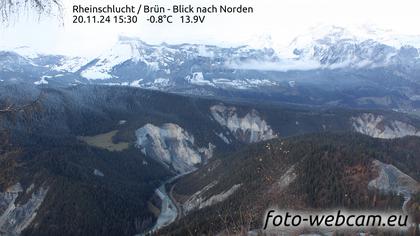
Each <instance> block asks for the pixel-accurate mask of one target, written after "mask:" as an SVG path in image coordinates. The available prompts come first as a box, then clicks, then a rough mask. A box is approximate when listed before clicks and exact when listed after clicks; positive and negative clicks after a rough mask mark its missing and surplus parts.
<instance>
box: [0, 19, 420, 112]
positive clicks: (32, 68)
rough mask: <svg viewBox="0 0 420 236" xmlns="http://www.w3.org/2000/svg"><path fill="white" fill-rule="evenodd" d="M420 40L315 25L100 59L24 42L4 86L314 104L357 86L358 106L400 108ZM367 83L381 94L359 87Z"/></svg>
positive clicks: (8, 57)
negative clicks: (296, 32)
mask: <svg viewBox="0 0 420 236" xmlns="http://www.w3.org/2000/svg"><path fill="white" fill-rule="evenodd" d="M419 42H420V39H419V37H415V36H401V35H397V34H393V33H392V32H388V31H381V30H375V29H372V28H368V29H363V30H353V29H347V28H340V27H320V28H316V29H313V30H311V31H309V32H308V33H306V34H304V35H302V36H298V37H296V38H295V39H294V40H293V41H292V42H291V43H290V44H289V45H288V46H287V47H283V48H282V47H280V46H279V45H280V44H278V43H277V42H276V40H275V39H274V38H272V37H271V36H269V35H265V36H262V37H259V38H256V39H255V40H254V41H252V42H250V43H249V46H240V47H219V46H214V45H200V44H179V45H169V44H165V43H163V44H159V45H151V44H148V43H145V42H143V41H141V40H140V39H137V38H129V37H120V38H119V40H118V42H116V44H115V45H114V46H113V47H111V48H110V49H108V50H106V51H105V52H103V53H102V54H101V55H98V56H96V57H93V58H83V57H68V56H60V55H43V54H40V53H37V52H34V51H32V50H30V48H25V47H21V48H17V49H13V50H7V51H0V77H1V81H0V83H7V82H16V81H18V82H24V83H25V82H26V83H30V84H34V85H36V86H45V85H46V84H48V86H54V85H57V84H58V85H62V86H69V85H75V84H80V83H84V84H102V85H118V86H132V87H140V88H145V89H153V90H161V91H168V92H175V93H183V94H193V95H205V96H227V95H228V96H232V97H240V96H245V97H247V98H248V97H249V96H251V97H253V98H255V97H260V98H266V99H267V98H268V99H274V100H278V99H281V100H282V101H288V102H299V103H310V104H325V103H328V104H338V103H343V101H341V100H343V99H345V98H346V96H343V95H342V93H343V91H344V92H345V93H347V92H346V91H349V90H350V91H352V93H355V94H356V96H355V98H353V99H354V101H352V102H351V103H356V104H359V103H360V104H362V105H363V106H364V105H366V103H371V102H366V101H373V103H374V104H376V103H378V101H387V102H386V104H385V105H386V106H389V105H392V106H393V107H394V108H395V107H396V108H401V106H405V107H406V106H407V102H408V103H412V102H413V101H412V100H411V98H416V97H419V96H420V92H419V91H420V87H419V88H417V87H418V86H420V84H419V83H420V78H419V76H418V75H419V73H420V53H419V48H420V46H419V45H420V43H419ZM349 78H351V79H349ZM413 83H414V84H413ZM367 85H368V87H369V88H370V89H371V90H374V91H375V93H377V94H375V96H373V97H372V94H371V93H368V94H367V93H366V90H365V89H364V90H363V89H362V90H363V91H357V89H359V88H361V87H366V86H367ZM355 89H356V90H355ZM391 91H392V94H390V92H391ZM332 92H333V93H334V94H330V93H332ZM324 95H325V96H324ZM377 96H379V97H377ZM389 96H396V98H395V97H394V98H389ZM407 99H408V100H409V101H408V100H407ZM394 100H397V101H395V102H394ZM404 100H407V102H404ZM345 103H349V102H348V101H345ZM379 103H381V102H379ZM381 104H382V103H381ZM381 104H379V105H381ZM401 104H403V105H401ZM376 105H377V104H376ZM382 105H383V104H382ZM382 105H381V106H382Z"/></svg>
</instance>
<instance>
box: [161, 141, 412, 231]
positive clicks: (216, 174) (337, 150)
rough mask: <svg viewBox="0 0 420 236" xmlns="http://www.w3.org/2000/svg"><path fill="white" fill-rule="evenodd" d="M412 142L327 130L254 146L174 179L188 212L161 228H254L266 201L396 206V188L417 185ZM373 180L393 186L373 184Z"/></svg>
mask: <svg viewBox="0 0 420 236" xmlns="http://www.w3.org/2000/svg"><path fill="white" fill-rule="evenodd" d="M419 142H420V140H419V139H418V138H416V137H411V138H405V139H397V140H391V141H383V140H382V141H381V140H379V139H372V138H369V137H367V136H363V135H357V134H347V133H344V134H328V133H326V134H317V135H306V136H302V137H295V138H289V139H274V140H270V141H267V142H263V143H259V144H256V145H253V146H251V147H249V148H245V149H244V150H242V151H239V152H236V153H234V154H232V155H230V156H227V157H225V158H223V159H217V160H213V161H212V162H210V163H209V164H208V165H207V166H206V167H204V168H202V169H201V170H199V171H197V172H195V173H192V174H190V175H188V176H186V177H183V178H181V179H179V180H178V181H177V182H176V183H175V185H174V189H173V196H174V197H175V199H176V200H177V201H178V202H179V204H180V205H181V207H182V209H183V212H184V214H187V215H186V216H184V217H183V218H181V219H180V220H179V221H177V222H175V223H174V224H173V225H171V226H169V227H167V228H166V229H164V230H163V231H162V232H161V233H162V234H163V235H169V234H170V235H183V234H185V233H188V232H196V233H199V234H218V233H222V232H223V233H225V234H228V233H231V234H232V233H233V234H235V233H239V232H242V233H247V232H248V231H249V230H257V229H259V228H261V224H262V222H261V219H262V218H263V214H264V212H265V211H266V210H267V209H268V208H269V207H273V206H274V207H278V208H279V209H294V210H308V209H311V210H316V209H322V210H325V209H336V208H337V207H340V208H346V209H364V210H366V209H377V210H378V209H390V208H392V209H396V210H398V209H401V207H402V206H403V202H404V198H403V197H402V196H398V194H404V196H405V197H409V196H411V195H412V194H414V193H417V192H418V190H419V189H420V183H419V180H420V176H419V174H418V171H417V169H418V167H419V165H420V162H419V161H418V160H417V158H416V156H417V155H418V153H419V151H420V149H419V148H418V143H419ZM383 163H388V164H389V165H388V166H387V165H385V164H383ZM384 166H387V167H384ZM382 167H384V169H383V170H382V169H381V168H382ZM387 169H389V170H390V169H392V170H393V171H394V172H393V173H392V174H391V173H390V172H389V170H387ZM382 171H385V172H382ZM388 172H389V176H388V177H381V176H383V175H384V173H388ZM385 175H387V174H385ZM378 176H379V177H378ZM379 179H382V180H384V179H387V180H388V181H390V182H389V183H388V185H389V186H393V187H390V188H384V186H385V185H378V184H377V183H378V181H381V180H379ZM407 179H409V181H408V180H407ZM407 183H411V184H409V185H407ZM376 186H378V187H376ZM406 189H409V192H407V191H406ZM406 194H408V195H406ZM223 233H222V234H223Z"/></svg>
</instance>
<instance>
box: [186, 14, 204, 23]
mask: <svg viewBox="0 0 420 236" xmlns="http://www.w3.org/2000/svg"><path fill="white" fill-rule="evenodd" d="M205 19H206V16H198V15H194V16H189V15H185V16H181V22H182V23H186V24H189V23H192V24H196V23H204V20H205Z"/></svg>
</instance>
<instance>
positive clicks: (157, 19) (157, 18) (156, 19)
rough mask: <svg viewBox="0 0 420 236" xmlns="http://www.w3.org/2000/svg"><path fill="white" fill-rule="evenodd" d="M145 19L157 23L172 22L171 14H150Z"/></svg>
mask: <svg viewBox="0 0 420 236" xmlns="http://www.w3.org/2000/svg"><path fill="white" fill-rule="evenodd" d="M147 21H149V22H150V23H152V24H153V23H158V24H162V23H168V24H172V23H173V21H172V16H170V15H159V16H154V15H151V16H150V17H149V18H147Z"/></svg>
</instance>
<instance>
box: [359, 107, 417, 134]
mask: <svg viewBox="0 0 420 236" xmlns="http://www.w3.org/2000/svg"><path fill="white" fill-rule="evenodd" d="M351 122H352V125H353V128H354V129H355V130H356V131H357V132H359V133H362V134H366V135H369V136H371V137H374V138H383V139H392V138H401V137H404V136H409V135H411V136H420V131H419V130H418V129H417V128H416V127H414V126H412V125H410V124H407V123H404V122H401V121H398V120H392V121H389V122H385V118H384V116H382V115H374V114H371V113H364V114H362V115H360V116H358V117H352V118H351Z"/></svg>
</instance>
